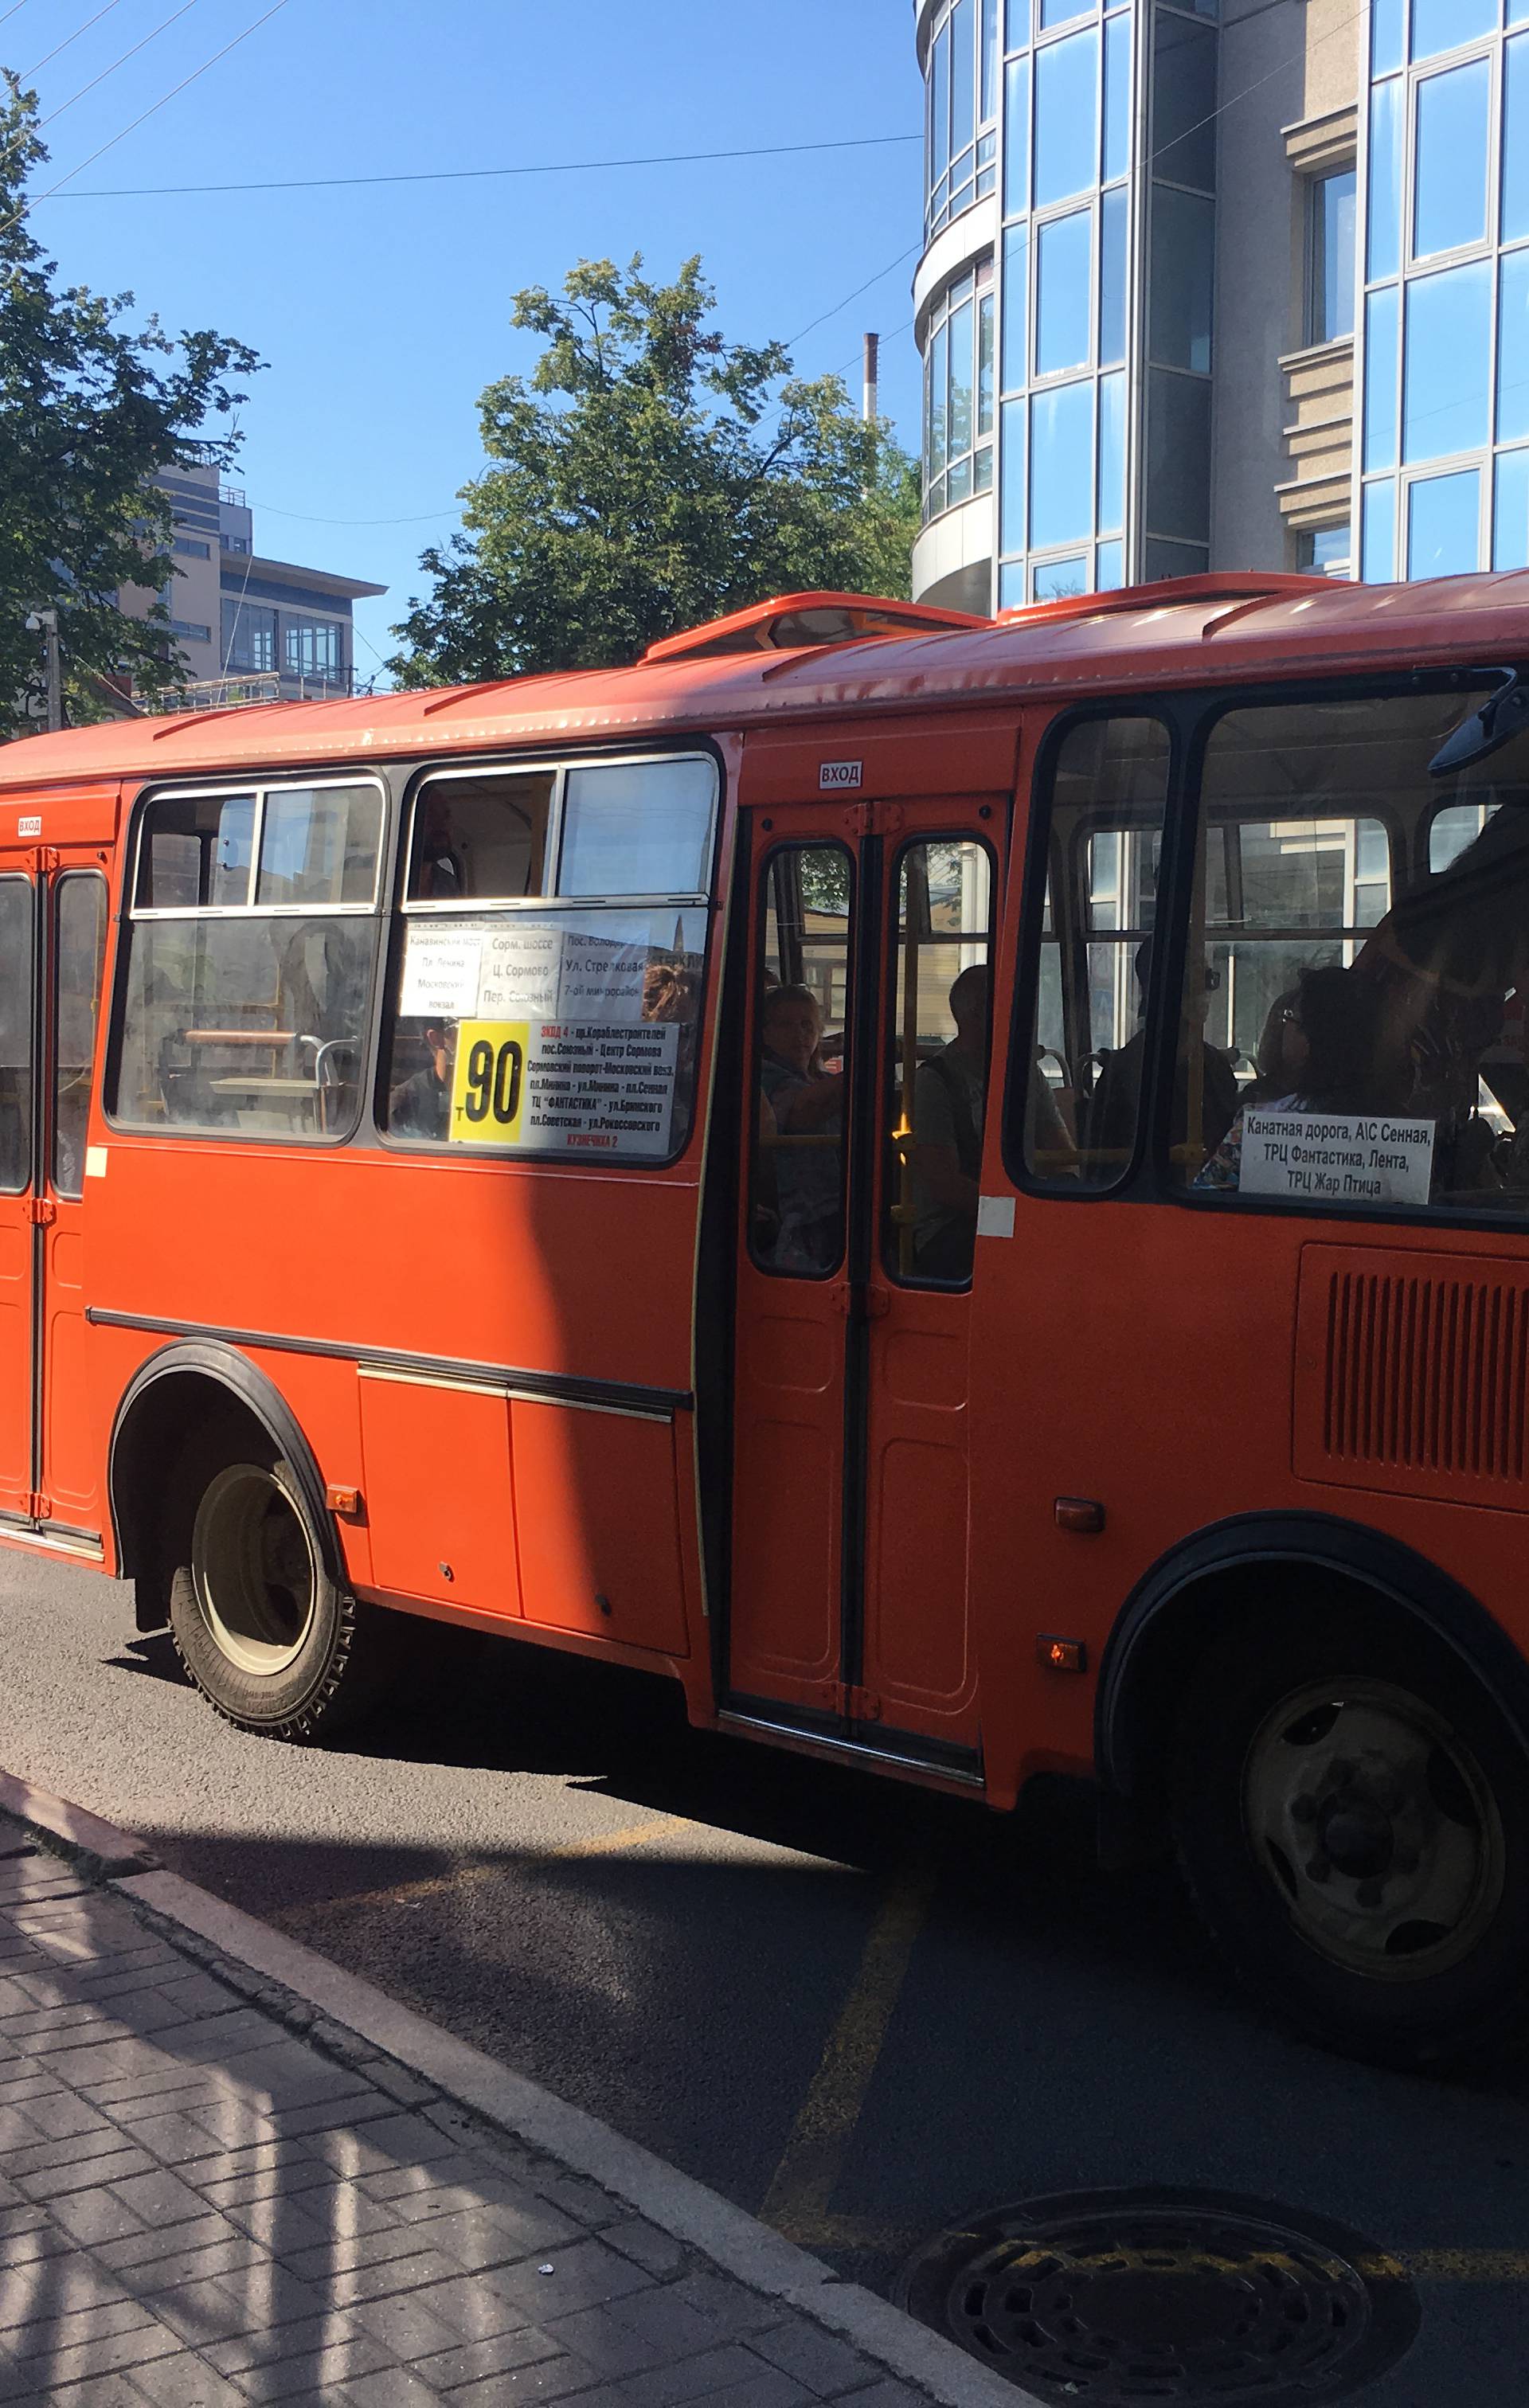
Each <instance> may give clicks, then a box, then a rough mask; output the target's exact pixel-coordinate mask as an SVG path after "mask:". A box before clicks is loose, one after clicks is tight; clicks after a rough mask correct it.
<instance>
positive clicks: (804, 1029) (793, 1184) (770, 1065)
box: [759, 984, 844, 1271]
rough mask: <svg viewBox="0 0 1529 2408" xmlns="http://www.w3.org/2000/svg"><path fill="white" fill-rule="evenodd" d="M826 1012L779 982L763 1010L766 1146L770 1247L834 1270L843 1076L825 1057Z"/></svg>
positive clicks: (779, 1259) (795, 1262) (803, 989)
mask: <svg viewBox="0 0 1529 2408" xmlns="http://www.w3.org/2000/svg"><path fill="white" fill-rule="evenodd" d="M822 1034H823V1021H822V1007H821V1005H820V1004H819V1002H818V998H817V996H815V995H814V994H813V992H812V990H811V988H810V987H808V986H802V985H797V984H787V985H782V986H777V987H775V988H773V989H772V990H771V992H770V993H769V994H768V995H767V996H765V998H764V1004H763V1007H762V1012H761V1024H760V1037H761V1046H762V1052H761V1058H760V1066H759V1082H760V1087H761V1091H762V1093H761V1098H760V1124H761V1125H760V1139H761V1150H762V1151H764V1149H765V1148H768V1151H769V1154H770V1155H771V1158H772V1160H773V1164H774V1169H775V1182H774V1186H775V1226H774V1229H773V1232H771V1233H770V1236H769V1239H768V1244H767V1251H768V1253H769V1255H770V1258H771V1260H773V1261H774V1263H775V1264H776V1265H777V1266H778V1267H779V1269H793V1270H808V1271H810V1270H827V1269H831V1268H832V1266H833V1264H834V1263H835V1261H836V1259H837V1254H838V1245H839V1208H840V1198H841V1195H842V1181H841V1170H840V1161H839V1135H840V1132H841V1130H842V1127H843V1121H844V1085H843V1081H842V1079H840V1078H837V1077H836V1076H834V1075H833V1073H831V1072H830V1071H829V1070H828V1069H827V1068H825V1067H824V1064H823V1060H822Z"/></svg>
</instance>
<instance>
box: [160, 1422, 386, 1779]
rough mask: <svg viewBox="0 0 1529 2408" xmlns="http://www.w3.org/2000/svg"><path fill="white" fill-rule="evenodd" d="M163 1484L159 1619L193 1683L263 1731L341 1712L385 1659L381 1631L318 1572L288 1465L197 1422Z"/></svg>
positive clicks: (316, 1545)
mask: <svg viewBox="0 0 1529 2408" xmlns="http://www.w3.org/2000/svg"><path fill="white" fill-rule="evenodd" d="M172 1495H173V1500H174V1502H173V1507H172V1525H173V1536H174V1544H173V1548H172V1553H173V1556H174V1560H173V1562H172V1564H171V1566H170V1578H169V1613H170V1631H171V1636H172V1638H173V1640H174V1642H175V1648H176V1653H177V1654H178V1656H179V1658H180V1661H181V1664H182V1665H183V1667H184V1668H185V1670H186V1672H187V1674H188V1676H189V1678H190V1679H191V1680H192V1681H193V1683H194V1684H195V1685H196V1687H197V1688H198V1689H200V1690H201V1692H202V1695H203V1696H204V1697H205V1698H206V1699H207V1700H208V1702H209V1703H210V1704H212V1705H213V1706H215V1707H216V1708H217V1710H218V1712H219V1713H221V1715H223V1716H224V1718H225V1719H226V1720H227V1721H229V1722H231V1723H234V1724H236V1726H237V1727H238V1728H239V1729H240V1730H247V1731H253V1732H257V1733H260V1734H263V1735H264V1736H267V1737H271V1738H278V1739H286V1740H293V1741H298V1742H308V1741H315V1740H318V1739H320V1738H325V1739H327V1738H329V1737H330V1736H331V1735H332V1734H334V1733H335V1732H336V1731H338V1730H339V1729H341V1728H342V1727H347V1726H350V1725H351V1724H353V1723H354V1722H355V1721H356V1720H357V1719H358V1718H359V1716H360V1714H361V1713H362V1712H364V1710H366V1709H368V1708H369V1707H371V1706H372V1705H373V1704H374V1703H375V1701H376V1697H377V1692H378V1689H379V1685H380V1684H381V1682H382V1679H383V1678H384V1676H385V1674H386V1671H387V1670H388V1669H389V1666H388V1665H387V1664H386V1663H385V1662H384V1660H383V1659H384V1656H387V1655H389V1654H391V1651H389V1650H388V1649H387V1645H386V1640H387V1634H386V1633H384V1632H382V1631H380V1630H377V1631H374V1629H373V1627H372V1622H371V1619H370V1618H368V1620H367V1622H366V1623H365V1624H363V1623H362V1622H361V1621H360V1620H359V1619H358V1613H359V1610H358V1608H357V1606H356V1603H355V1600H354V1599H353V1598H350V1596H348V1595H347V1594H346V1592H345V1591H344V1590H343V1589H342V1588H340V1587H338V1586H337V1585H336V1583H335V1582H334V1581H333V1580H332V1579H331V1578H330V1576H329V1574H328V1571H327V1570H325V1566H324V1548H323V1544H322V1535H321V1533H320V1532H319V1530H318V1529H317V1528H316V1527H314V1523H313V1518H312V1515H311V1513H310V1512H309V1510H308V1508H307V1503H306V1501H305V1499H304V1497H303V1492H302V1488H301V1486H300V1484H299V1483H298V1481H297V1479H296V1477H295V1475H294V1474H293V1469H292V1467H291V1465H290V1464H289V1463H287V1462H285V1461H284V1460H283V1459H282V1457H281V1456H280V1455H278V1454H277V1453H276V1452H275V1450H274V1449H272V1450H270V1451H268V1452H267V1451H266V1450H265V1449H264V1448H263V1447H262V1446H261V1445H260V1444H259V1443H258V1442H256V1441H255V1440H254V1437H253V1433H252V1432H251V1433H243V1432H240V1433H238V1434H234V1433H225V1434H224V1435H223V1436H222V1438H221V1440H220V1439H219V1438H218V1436H217V1434H216V1433H208V1434H207V1437H205V1438H203V1439H200V1440H193V1441H191V1442H190V1444H189V1445H188V1447H187V1449H186V1450H185V1452H184V1454H183V1455H182V1457H181V1461H180V1465H179V1470H178V1475H177V1478H176V1480H175V1482H174V1484H173V1491H172ZM390 1618H391V1617H390Z"/></svg>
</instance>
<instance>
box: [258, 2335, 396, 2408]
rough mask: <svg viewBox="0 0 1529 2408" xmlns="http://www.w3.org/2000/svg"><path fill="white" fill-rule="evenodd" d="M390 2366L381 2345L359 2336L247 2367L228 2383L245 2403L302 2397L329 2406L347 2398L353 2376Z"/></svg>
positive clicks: (370, 2337) (322, 2344)
mask: <svg viewBox="0 0 1529 2408" xmlns="http://www.w3.org/2000/svg"><path fill="white" fill-rule="evenodd" d="M391 2364H392V2360H391V2359H390V2358H389V2357H388V2353H387V2351H386V2350H385V2349H384V2348H383V2346H382V2344H381V2343H380V2342H379V2341H375V2340H374V2339H373V2338H372V2336H371V2334H370V2333H360V2334H357V2335H355V2336H354V2337H353V2338H351V2339H348V2340H344V2341H333V2342H325V2343H320V2344H319V2345H317V2346H315V2347H314V2348H311V2349H306V2350H300V2351H299V2352H298V2353H297V2354H296V2356H295V2357H290V2356H288V2355H286V2354H283V2355H282V2356H280V2357H279V2358H270V2359H267V2360H265V2361H264V2363H262V2364H260V2365H256V2366H250V2367H246V2368H244V2369H242V2370H241V2371H239V2372H236V2373H234V2374H231V2375H230V2377H229V2381H230V2382H231V2383H236V2384H237V2386H238V2387H239V2391H240V2394H241V2396H242V2397H243V2398H244V2399H246V2400H258V2401H264V2400H291V2399H295V2398H299V2397H300V2398H303V2399H322V2400H323V2401H325V2402H326V2403H328V2402H331V2401H343V2400H344V2399H345V2398H346V2396H347V2395H346V2393H345V2392H344V2390H343V2389H342V2388H341V2386H342V2385H344V2384H345V2383H347V2382H349V2381H350V2378H351V2377H352V2376H356V2375H366V2374H376V2373H379V2372H381V2371H382V2370H383V2369H384V2368H386V2367H388V2366H389V2365H391Z"/></svg>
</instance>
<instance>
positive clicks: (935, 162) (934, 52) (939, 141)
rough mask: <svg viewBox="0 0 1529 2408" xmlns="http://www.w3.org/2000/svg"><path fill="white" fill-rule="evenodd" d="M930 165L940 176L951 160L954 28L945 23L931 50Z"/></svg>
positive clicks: (936, 174) (937, 175)
mask: <svg viewBox="0 0 1529 2408" xmlns="http://www.w3.org/2000/svg"><path fill="white" fill-rule="evenodd" d="M929 110H930V125H931V128H932V140H931V146H930V166H931V168H932V170H933V172H934V174H935V176H936V178H937V177H940V176H943V175H944V173H945V170H946V168H947V167H948V166H949V165H950V26H949V24H946V25H944V26H942V27H941V29H940V31H939V32H938V33H937V34H936V36H935V40H934V45H933V48H932V49H931V50H930V53H929Z"/></svg>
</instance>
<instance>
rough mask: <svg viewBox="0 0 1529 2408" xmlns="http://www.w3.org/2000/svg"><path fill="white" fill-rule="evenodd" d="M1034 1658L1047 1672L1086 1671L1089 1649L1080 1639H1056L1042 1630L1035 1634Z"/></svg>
mask: <svg viewBox="0 0 1529 2408" xmlns="http://www.w3.org/2000/svg"><path fill="white" fill-rule="evenodd" d="M1036 1662H1037V1663H1039V1664H1043V1665H1044V1666H1045V1668H1046V1670H1047V1671H1048V1672H1086V1671H1087V1670H1088V1668H1089V1651H1088V1649H1087V1647H1086V1646H1085V1644H1084V1642H1083V1641H1082V1640H1081V1639H1057V1638H1054V1637H1053V1636H1052V1634H1051V1633H1050V1631H1049V1630H1042V1631H1038V1632H1037V1633H1036Z"/></svg>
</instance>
